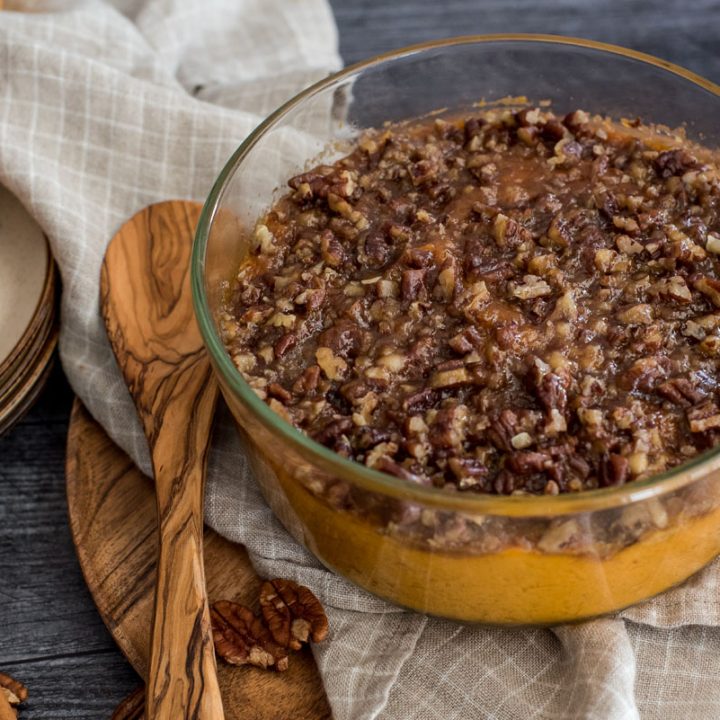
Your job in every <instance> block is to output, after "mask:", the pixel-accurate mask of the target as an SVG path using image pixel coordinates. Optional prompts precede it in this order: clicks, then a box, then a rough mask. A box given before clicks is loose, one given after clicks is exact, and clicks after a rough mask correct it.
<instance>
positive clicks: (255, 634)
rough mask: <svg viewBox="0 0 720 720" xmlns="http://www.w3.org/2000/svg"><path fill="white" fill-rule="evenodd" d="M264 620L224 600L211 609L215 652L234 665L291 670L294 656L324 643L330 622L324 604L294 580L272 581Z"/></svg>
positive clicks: (265, 590) (264, 599)
mask: <svg viewBox="0 0 720 720" xmlns="http://www.w3.org/2000/svg"><path fill="white" fill-rule="evenodd" d="M260 608H261V611H262V616H258V615H256V614H255V613H254V612H253V611H252V610H251V609H250V608H248V607H246V606H245V605H241V604H239V603H235V602H230V601H228V600H221V601H219V602H216V603H214V604H213V605H212V606H211V608H210V618H211V620H212V628H213V641H214V643H215V652H216V653H217V654H218V655H219V656H220V657H221V658H223V660H225V661H226V662H228V663H230V664H231V665H254V666H256V667H260V668H263V669H268V668H270V667H274V668H275V669H276V670H278V671H280V672H282V671H284V670H287V668H288V663H289V658H288V652H289V650H299V649H300V648H301V647H302V644H303V643H307V642H309V641H310V640H311V639H312V641H313V642H322V641H323V640H324V639H325V638H326V637H327V634H328V621H327V617H326V616H325V611H324V610H323V607H322V605H321V604H320V601H319V600H318V599H317V598H316V597H315V595H313V593H312V592H311V591H310V590H309V589H308V588H306V587H305V586H303V585H298V584H297V583H295V582H293V581H292V580H283V579H281V578H276V579H274V580H267V581H266V582H264V583H263V584H262V587H261V589H260Z"/></svg>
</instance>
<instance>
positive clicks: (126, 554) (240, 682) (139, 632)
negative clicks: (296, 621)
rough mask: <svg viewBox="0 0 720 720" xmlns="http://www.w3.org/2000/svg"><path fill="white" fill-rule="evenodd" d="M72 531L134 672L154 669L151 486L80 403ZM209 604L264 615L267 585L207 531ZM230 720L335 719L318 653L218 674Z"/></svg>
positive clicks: (70, 473) (72, 470) (70, 480)
mask: <svg viewBox="0 0 720 720" xmlns="http://www.w3.org/2000/svg"><path fill="white" fill-rule="evenodd" d="M67 493H68V510H69V518H70V529H71V531H72V535H73V539H74V541H75V543H76V546H77V553H78V558H79V559H80V564H81V567H82V570H83V574H84V576H85V580H86V582H87V585H88V587H89V588H90V592H91V593H92V595H93V598H94V600H95V603H96V605H97V608H98V610H99V611H100V614H101V616H102V618H103V620H104V621H105V624H106V625H107V627H108V629H109V630H110V632H111V633H112V635H113V637H114V638H115V639H116V640H117V643H118V645H119V646H120V648H121V650H122V651H123V653H125V655H126V656H127V658H128V659H129V660H130V662H131V663H132V665H133V667H135V669H136V670H137V671H138V672H139V673H140V674H141V675H142V676H145V675H146V673H147V669H148V656H149V649H150V639H149V637H148V628H149V626H150V618H151V613H152V598H153V588H154V584H155V573H156V563H155V559H156V554H157V520H156V514H155V507H154V497H153V487H152V483H151V482H150V480H148V479H147V478H146V477H144V476H143V475H142V474H141V473H140V471H139V470H138V469H137V468H136V467H135V466H134V465H133V464H132V462H131V461H130V460H129V458H128V457H127V456H126V455H125V454H124V453H123V452H122V451H121V450H120V449H119V448H117V447H116V446H115V445H114V444H113V443H112V441H111V440H110V439H109V438H108V437H107V435H106V434H105V431H104V430H103V429H102V428H101V427H100V426H99V425H98V424H97V423H96V422H95V421H94V420H93V419H92V418H91V417H90V415H89V414H88V412H87V411H86V410H85V409H84V408H83V407H82V405H81V404H80V403H79V402H78V401H77V400H76V401H75V405H74V407H73V412H72V416H71V420H70V430H69V434H68V446H67ZM204 557H205V569H206V579H207V589H208V595H209V597H210V600H211V601H213V602H214V601H216V600H221V599H227V600H235V601H236V602H240V603H243V604H246V605H248V606H249V607H253V608H255V609H257V607H256V603H257V597H258V592H259V588H260V583H261V580H260V578H259V577H258V576H257V575H256V574H255V572H254V570H253V568H252V565H251V564H250V561H249V559H248V557H247V554H246V552H245V550H244V549H243V548H242V547H241V546H239V545H235V544H233V543H230V542H228V541H227V540H225V539H224V538H222V537H220V536H219V535H217V534H216V533H215V532H213V531H212V530H210V529H209V528H206V529H205V542H204ZM218 679H219V683H220V689H221V693H222V697H223V705H224V708H225V716H226V718H227V719H228V720H277V719H282V720H286V719H289V718H292V719H293V720H329V718H330V710H329V707H328V704H327V700H326V697H325V691H324V690H323V687H322V683H321V682H320V678H319V676H318V673H317V668H316V667H315V663H314V660H313V658H312V654H311V653H310V651H309V650H308V649H307V648H305V649H304V650H303V651H302V652H299V653H293V655H292V657H291V659H290V667H289V669H288V670H287V672H284V673H276V672H268V671H264V670H259V669H257V668H253V667H249V666H245V667H233V666H231V665H227V664H225V663H220V664H219V666H218Z"/></svg>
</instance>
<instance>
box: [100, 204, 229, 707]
mask: <svg viewBox="0 0 720 720" xmlns="http://www.w3.org/2000/svg"><path fill="white" fill-rule="evenodd" d="M198 215H199V206H198V205H196V204H195V203H179V202H172V203H160V204H158V205H154V206H152V207H149V208H146V209H145V210H143V211H141V212H140V213H138V214H137V215H135V217H133V218H132V219H131V220H129V221H128V222H127V223H125V225H123V227H122V228H121V229H120V231H119V232H118V234H117V235H116V236H115V237H114V238H113V239H112V241H111V242H110V245H109V246H108V249H107V251H106V253H105V260H104V262H103V266H102V272H101V277H100V305H101V310H102V315H103V319H104V320H105V326H106V328H107V333H108V337H109V338H110V344H111V345H112V349H113V352H114V353H115V357H116V358H117V361H118V365H119V366H120V369H121V370H122V373H123V376H124V378H125V382H126V383H127V385H128V388H129V389H130V394H131V395H132V397H133V401H134V402H135V407H136V408H137V412H138V415H139V416H140V420H141V422H142V425H143V428H144V431H145V436H146V437H147V441H148V445H149V447H150V454H151V456H152V465H153V472H154V475H155V492H156V497H157V512H158V525H159V528H160V550H159V556H158V570H157V573H158V574H157V586H156V588H155V610H154V616H153V628H152V639H151V650H150V666H149V677H148V679H147V700H146V717H147V720H178V719H179V718H193V719H196V720H222V718H223V717H224V716H223V709H222V701H221V698H220V688H219V686H218V680H217V668H216V665H215V653H214V649H213V640H212V630H211V626H210V613H209V611H208V602H207V593H206V589H205V571H204V568H203V552H202V535H203V477H204V472H205V461H206V457H207V450H208V443H209V438H210V429H211V426H212V420H213V414H214V410H215V404H216V401H217V394H218V389H217V383H216V381H215V379H214V376H213V374H212V370H211V368H210V362H209V360H208V357H207V354H206V352H205V348H204V346H203V342H202V339H201V337H200V331H199V329H198V326H197V323H196V321H195V316H194V313H193V305H192V297H191V290H190V252H191V243H189V242H188V241H187V238H188V237H192V235H193V230H194V228H195V225H196V223H197V219H198Z"/></svg>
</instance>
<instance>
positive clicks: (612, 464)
mask: <svg viewBox="0 0 720 720" xmlns="http://www.w3.org/2000/svg"><path fill="white" fill-rule="evenodd" d="M629 476H630V463H629V462H628V459H627V458H626V457H623V456H622V455H617V454H609V455H607V456H606V457H605V458H603V461H602V463H601V464H600V483H601V484H602V485H603V487H608V486H611V485H624V484H625V483H626V482H627V479H628V477H629Z"/></svg>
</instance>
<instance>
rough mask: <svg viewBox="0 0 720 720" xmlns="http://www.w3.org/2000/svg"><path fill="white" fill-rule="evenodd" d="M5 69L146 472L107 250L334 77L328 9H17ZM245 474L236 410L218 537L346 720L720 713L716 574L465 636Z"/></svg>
mask: <svg viewBox="0 0 720 720" xmlns="http://www.w3.org/2000/svg"><path fill="white" fill-rule="evenodd" d="M30 4H31V5H32V6H33V8H34V9H38V6H39V5H40V3H39V2H37V0H36V1H35V2H32V3H30ZM54 5H55V6H56V7H57V6H58V5H60V3H57V2H55V3H54ZM64 5H65V7H67V3H65V4H64ZM0 63H1V67H2V72H1V73H0V92H1V94H2V103H1V104H0V182H2V183H3V184H4V185H6V186H7V187H9V188H10V189H11V190H12V191H13V192H15V193H16V194H17V195H18V197H19V198H20V199H21V200H22V201H23V202H24V203H25V205H26V206H27V207H28V208H29V209H30V210H31V212H32V213H33V215H34V216H35V217H36V218H37V219H38V221H39V222H40V224H41V225H42V227H43V228H44V229H45V231H46V232H47V234H48V236H49V237H50V240H51V243H52V247H53V250H54V253H55V255H56V257H57V259H58V262H59V264H60V268H61V272H62V277H63V284H64V292H63V302H62V336H61V355H62V361H63V364H64V367H65V370H66V372H67V374H68V377H69V378H70V381H71V383H72V385H73V387H74V389H75V391H76V392H77V394H78V395H79V396H80V397H81V398H82V400H83V402H84V403H85V404H86V405H87V407H88V408H89V409H90V410H91V412H92V413H93V415H94V416H95V417H96V418H97V419H98V420H99V421H100V422H101V423H102V424H103V426H104V427H105V428H106V429H107V431H108V432H109V433H110V435H111V436H112V437H113V439H114V440H115V441H116V442H117V443H118V444H120V445H121V446H122V447H123V448H124V449H125V450H127V451H128V452H129V453H130V454H131V455H132V457H133V458H134V459H135V460H136V461H137V462H138V464H139V465H140V466H141V467H142V468H143V469H144V470H146V471H147V470H148V469H149V464H148V458H147V449H146V446H145V440H144V438H143V436H142V434H141V432H140V428H139V425H138V422H137V420H136V417H135V411H134V409H133V406H132V403H131V402H130V398H129V395H128V392H127V390H126V388H125V386H124V384H123V381H122V379H121V377H120V374H119V372H118V370H117V368H116V365H115V361H114V359H113V357H112V354H111V351H110V348H109V345H108V343H107V340H106V338H105V332H104V329H103V326H102V322H101V320H100V315H99V312H98V279H99V271H100V264H101V262H102V257H103V253H104V250H105V246H106V244H107V242H108V241H109V239H110V238H111V237H112V235H113V233H114V232H115V231H116V230H117V229H118V227H119V226H120V225H121V224H122V223H123V221H125V220H126V219H128V218H129V217H130V216H131V215H132V214H133V213H135V212H136V211H138V210H140V209H141V208H142V207H144V206H145V205H148V204H149V203H152V202H156V201H159V200H164V199H168V198H195V199H203V198H204V197H205V195H206V194H207V192H208V190H209V188H210V185H211V183H212V181H213V180H214V178H215V176H216V175H217V173H218V171H219V170H220V168H221V167H222V165H223V163H224V161H225V159H226V158H227V157H228V156H229V154H230V153H231V151H232V150H233V149H234V148H235V147H236V146H237V145H238V143H239V142H240V141H241V140H242V139H243V137H244V136H245V135H247V133H248V132H249V131H250V130H251V129H252V128H253V127H254V126H255V125H256V124H257V123H258V121H259V120H260V118H261V116H262V115H264V114H266V113H267V112H269V111H270V110H272V109H273V108H274V107H275V106H277V105H278V104H279V103H280V102H281V101H282V100H283V99H285V98H287V97H288V96H289V95H291V94H293V93H295V92H296V91H297V90H298V89H300V87H301V86H303V85H306V84H308V83H310V82H311V81H313V80H314V79H316V78H318V77H320V76H322V75H324V74H326V73H327V72H328V71H329V70H332V69H335V68H337V67H338V66H339V58H338V55H337V52H336V32H335V27H334V24H333V20H332V16H331V14H330V11H329V8H328V6H327V4H326V2H325V0H294V1H289V0H224V1H223V0H206V1H205V2H198V0H147V1H142V0H125V1H124V2H119V1H118V2H116V3H115V4H110V3H102V2H93V3H85V4H77V5H76V6H74V7H73V8H72V9H70V10H65V11H62V12H54V13H49V14H33V15H24V14H15V13H6V12H3V13H0ZM249 475H250V474H249V472H248V470H247V466H246V465H245V463H244V461H243V457H242V454H241V453H240V450H239V448H238V444H237V440H236V437H235V433H234V431H233V428H232V425H231V424H230V421H229V418H228V417H227V414H226V413H225V414H224V415H223V418H222V421H221V422H220V423H219V426H218V430H217V434H216V438H215V441H214V449H213V452H212V455H211V462H210V473H209V481H208V489H207V522H208V523H209V524H210V525H211V526H212V527H214V528H215V529H216V530H218V531H219V532H220V533H222V534H224V535H225V536H227V537H229V538H231V539H232V540H235V541H237V542H242V543H244V544H245V545H246V546H247V547H248V549H249V551H250V554H251V557H252V560H253V562H254V563H255V565H256V567H257V569H258V571H259V572H260V573H261V574H263V575H268V576H285V577H292V578H295V579H297V580H298V581H300V582H302V583H304V584H306V585H308V586H310V587H311V588H312V589H313V590H314V591H315V592H316V593H317V594H318V595H319V597H320V598H321V600H322V601H323V603H324V604H325V606H326V608H327V610H328V615H329V617H330V621H331V628H332V631H331V636H330V639H329V641H328V642H326V643H324V644H322V645H320V646H318V647H317V648H315V653H316V658H317V661H318V665H319V668H320V671H321V673H322V675H323V678H324V681H325V687H326V688H327V692H328V696H329V698H330V702H331V704H332V708H333V711H334V714H335V717H336V718H337V720H350V719H351V718H352V719H353V720H370V719H371V718H387V719H391V720H415V719H417V720H420V719H422V720H426V719H431V718H438V719H439V718H442V719H443V720H467V719H468V718H497V719H511V718H512V719H515V718H522V719H523V720H525V719H529V718H543V719H547V720H563V719H567V720H585V719H587V720H589V719H591V718H592V719H595V720H630V719H631V718H639V717H642V718H645V719H647V720H651V719H653V720H654V719H655V718H657V719H658V720H659V719H660V718H662V719H663V720H666V719H671V720H672V719H673V718H683V719H684V718H692V719H693V720H698V719H699V720H702V719H704V718H708V719H710V718H713V719H715V718H718V717H720V682H718V678H720V604H719V603H718V587H717V585H718V577H719V573H720V565H719V564H718V563H715V564H714V565H713V566H711V567H710V568H708V569H707V570H705V571H704V572H703V573H701V574H700V575H698V576H697V577H696V578H694V579H693V580H692V581H691V582H689V583H687V584H686V585H684V586H683V587H681V588H678V589H675V590H673V591H671V592H669V593H667V594H665V595H664V596H662V597H660V598H658V599H655V600H652V601H651V602H649V603H647V604H645V605H643V606H640V607H637V608H634V609H631V610H629V611H627V612H625V613H623V615H622V616H621V617H618V618H609V619H603V620H598V621H595V622H591V623H587V624H584V625H578V626H574V627H560V628H555V629H554V630H543V629H536V630H532V629H531V630H528V629H524V630H507V629H487V628H477V627H468V626H463V625H458V624H455V623H451V622H446V621H442V620H438V619H431V618H427V617H425V616H422V615H418V614H414V613H409V612H406V611H403V610H400V609H398V608H395V607H392V606H390V605H388V604H386V603H384V602H382V601H380V600H378V599H376V598H374V597H372V596H370V595H368V594H367V593H365V592H363V591H361V590H359V589H357V588H356V587H354V586H352V585H351V584H349V583H347V582H345V581H344V580H342V579H341V578H339V577H337V576H335V575H333V574H331V573H330V572H328V571H326V570H325V569H324V568H322V567H321V566H320V565H319V564H318V563H317V561H315V560H314V558H313V557H312V556H311V555H310V554H309V553H308V552H306V551H305V550H304V549H303V548H301V547H299V546H298V545H297V544H296V543H295V542H293V541H292V540H291V538H290V537H289V536H288V534H287V533H286V532H285V531H284V530H283V529H282V527H280V525H279V524H278V522H277V521H276V520H275V519H274V518H273V516H272V514H271V513H270V511H269V510H268V508H267V506H266V505H265V504H264V502H263V500H262V498H261V497H260V494H259V492H258V490H257V488H256V486H255V484H254V482H253V480H252V478H251V477H250V476H249Z"/></svg>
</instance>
